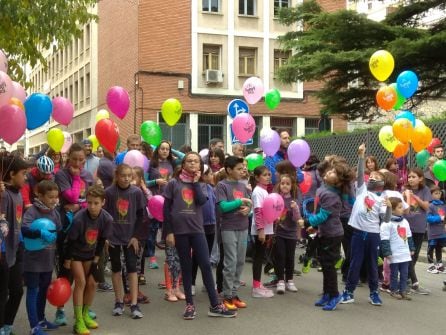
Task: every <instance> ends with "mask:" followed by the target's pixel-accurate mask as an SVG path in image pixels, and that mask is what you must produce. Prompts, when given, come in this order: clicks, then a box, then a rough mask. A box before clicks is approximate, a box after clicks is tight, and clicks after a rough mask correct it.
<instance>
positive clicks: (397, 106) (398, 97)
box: [389, 83, 406, 110]
mask: <svg viewBox="0 0 446 335" xmlns="http://www.w3.org/2000/svg"><path fill="white" fill-rule="evenodd" d="M389 86H390V87H392V88H393V89H394V90H395V92H396V102H395V105H393V107H392V108H393V109H394V110H398V109H400V108H401V107H402V106H403V105H404V103H405V102H406V98H404V97H403V96H402V94H401V92H400V91H398V88H397V86H396V83H392V84H390V85H389Z"/></svg>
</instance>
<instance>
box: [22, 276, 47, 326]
mask: <svg viewBox="0 0 446 335" xmlns="http://www.w3.org/2000/svg"><path fill="white" fill-rule="evenodd" d="M51 276H52V272H25V273H24V274H23V277H24V279H25V284H26V312H27V313H28V320H29V325H30V326H31V328H34V327H35V326H37V324H38V323H39V321H42V320H44V319H45V306H46V292H47V291H48V287H49V286H50V283H51Z"/></svg>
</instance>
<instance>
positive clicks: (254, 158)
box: [246, 154, 263, 171]
mask: <svg viewBox="0 0 446 335" xmlns="http://www.w3.org/2000/svg"><path fill="white" fill-rule="evenodd" d="M246 161H247V162H248V170H249V171H253V170H254V169H255V168H256V167H258V166H261V165H263V156H262V155H260V154H249V155H248V156H246Z"/></svg>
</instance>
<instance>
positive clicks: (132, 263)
mask: <svg viewBox="0 0 446 335" xmlns="http://www.w3.org/2000/svg"><path fill="white" fill-rule="evenodd" d="M132 174H133V171H132V168H131V167H130V166H129V165H127V164H120V165H118V167H117V168H116V172H115V182H114V185H112V186H110V187H108V188H107V189H106V190H105V193H106V196H105V200H106V202H105V209H106V211H107V212H109V213H110V214H111V216H112V217H113V228H112V232H111V235H110V238H109V249H108V250H109V254H110V260H111V265H112V282H113V289H114V290H115V307H114V309H113V315H115V316H120V315H122V314H123V313H124V303H123V298H124V297H123V286H122V277H121V251H122V252H123V254H124V258H125V266H126V268H127V272H128V278H129V286H130V298H131V306H130V311H131V317H132V318H133V319H140V318H142V317H143V314H142V312H141V310H140V309H139V306H138V303H137V302H138V301H137V299H138V275H137V272H136V262H137V260H138V256H137V255H138V252H139V242H138V234H139V232H140V231H141V227H142V225H143V220H144V211H145V210H146V201H145V199H144V194H143V193H142V191H141V189H140V188H138V187H136V186H134V185H131V180H132Z"/></svg>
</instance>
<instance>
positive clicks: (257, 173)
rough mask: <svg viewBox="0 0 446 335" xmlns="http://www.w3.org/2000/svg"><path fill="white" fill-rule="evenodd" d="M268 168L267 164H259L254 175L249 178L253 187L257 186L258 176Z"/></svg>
mask: <svg viewBox="0 0 446 335" xmlns="http://www.w3.org/2000/svg"><path fill="white" fill-rule="evenodd" d="M267 170H268V168H267V167H266V166H265V165H260V166H257V167H256V168H255V169H254V171H253V172H252V175H251V176H250V178H249V183H250V184H251V187H252V189H254V188H255V187H256V186H257V180H256V178H257V177H260V176H261V175H262V174H263V172H265V171H267Z"/></svg>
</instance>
